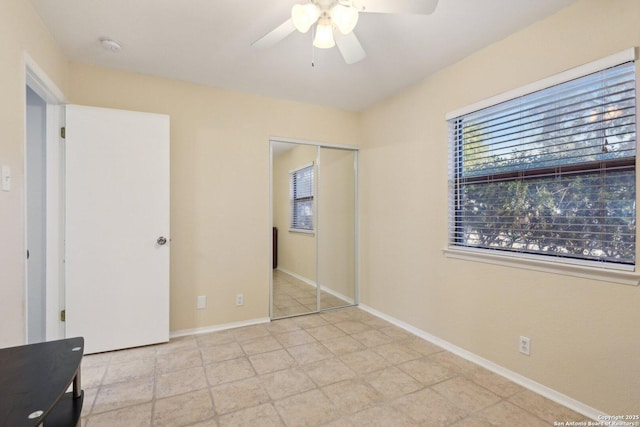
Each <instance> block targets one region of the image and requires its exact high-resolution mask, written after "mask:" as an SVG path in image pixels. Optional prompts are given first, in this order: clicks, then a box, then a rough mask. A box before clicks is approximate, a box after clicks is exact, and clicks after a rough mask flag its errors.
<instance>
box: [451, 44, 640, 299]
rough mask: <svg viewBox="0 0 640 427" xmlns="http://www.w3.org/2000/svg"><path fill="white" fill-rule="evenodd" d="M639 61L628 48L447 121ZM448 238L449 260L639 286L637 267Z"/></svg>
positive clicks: (470, 108)
mask: <svg viewBox="0 0 640 427" xmlns="http://www.w3.org/2000/svg"><path fill="white" fill-rule="evenodd" d="M636 60H637V54H636V49H635V48H629V49H625V50H623V51H621V52H618V53H615V54H613V55H610V56H607V57H605V58H601V59H599V60H596V61H593V62H590V63H587V64H583V65H580V66H578V67H575V68H572V69H569V70H566V71H564V72H561V73H558V74H555V75H553V76H550V77H547V78H545V79H542V80H539V81H536V82H533V83H531V84H528V85H525V86H522V87H519V88H516V89H513V90H510V91H507V92H504V93H501V94H499V95H496V96H493V97H490V98H486V99H484V100H481V101H478V102H476V103H473V104H471V105H468V106H466V107H463V108H460V109H457V110H454V111H451V112H449V113H447V114H446V115H445V119H446V121H450V120H452V119H455V118H457V117H460V116H464V115H467V114H470V113H472V112H475V111H478V110H481V109H484V108H487V107H491V106H494V105H496V104H499V103H502V102H505V101H509V100H511V99H514V98H517V97H521V96H525V95H528V94H530V93H533V92H537V91H539V90H542V89H546V88H548V87H551V86H554V85H557V84H560V83H564V82H566V81H569V80H572V79H576V78H580V77H583V76H586V75H588V74H592V73H595V72H598V71H601V70H603V69H605V68H610V67H615V66H617V65H620V64H623V63H625V62H629V61H636ZM636 67H637V65H636ZM636 69H637V68H636ZM636 74H637V72H636ZM636 114H638V113H636ZM448 144H449V153H451V150H452V147H451V145H452V144H451V141H449V142H448ZM450 155H451V154H450ZM450 161H451V160H450ZM636 166H637V163H636ZM451 179H452V177H451V176H449V177H448V181H449V182H451ZM447 193H448V197H451V189H448V191H447ZM452 214H453V213H452V212H451V211H450V210H449V211H448V215H447V221H448V222H451V221H455V218H452V216H451V215H452ZM636 233H637V232H636ZM448 239H449V238H447V244H446V248H445V249H443V250H442V252H443V254H444V255H445V256H446V257H447V258H452V259H460V260H467V261H475V262H481V263H487V264H494V265H501V266H506V267H512V268H520V269H526V270H534V271H542V272H548V273H554V274H560V275H567V276H573V277H580V278H587V279H593V280H599V281H605V282H612V283H619V284H624V285H631V286H638V285H640V274H638V273H636V265H610V264H606V263H603V262H601V261H589V260H579V259H570V258H558V259H557V261H554V257H553V255H549V256H547V255H544V254H524V253H517V252H503V251H497V250H496V251H493V250H491V249H488V248H471V247H464V246H455V245H451V244H450V242H449V240H448ZM637 253H638V247H636V254H637ZM636 264H637V262H636Z"/></svg>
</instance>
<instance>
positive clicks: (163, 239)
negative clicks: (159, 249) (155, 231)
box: [156, 236, 167, 246]
mask: <svg viewBox="0 0 640 427" xmlns="http://www.w3.org/2000/svg"><path fill="white" fill-rule="evenodd" d="M156 242H157V243H158V244H159V245H160V246H163V245H164V244H165V243H167V238H166V237H163V236H160V237H158V240H156Z"/></svg>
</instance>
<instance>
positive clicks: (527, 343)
mask: <svg viewBox="0 0 640 427" xmlns="http://www.w3.org/2000/svg"><path fill="white" fill-rule="evenodd" d="M518 349H519V350H520V353H522V354H526V355H527V356H530V355H531V340H530V339H529V337H520V341H519V344H518Z"/></svg>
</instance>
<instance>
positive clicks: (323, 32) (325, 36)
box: [313, 22, 336, 49]
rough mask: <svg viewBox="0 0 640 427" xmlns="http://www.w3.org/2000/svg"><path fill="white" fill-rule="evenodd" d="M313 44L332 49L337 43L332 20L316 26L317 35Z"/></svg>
mask: <svg viewBox="0 0 640 427" xmlns="http://www.w3.org/2000/svg"><path fill="white" fill-rule="evenodd" d="M313 45H314V46H315V47H317V48H318V49H330V48H332V47H334V46H335V45H336V42H335V40H334V39H333V27H332V26H331V22H328V23H319V24H318V25H317V26H316V37H315V38H314V39H313Z"/></svg>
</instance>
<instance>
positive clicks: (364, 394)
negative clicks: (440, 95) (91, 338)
mask: <svg viewBox="0 0 640 427" xmlns="http://www.w3.org/2000/svg"><path fill="white" fill-rule="evenodd" d="M82 384H83V388H84V391H85V403H84V407H83V419H82V421H83V425H84V426H88V427H99V426H109V427H113V426H116V427H117V426H126V427H130V426H150V425H151V426H172V427H179V426H194V427H195V426H199V427H205V426H251V427H254V426H316V425H326V426H336V427H338V426H385V427H387V426H393V427H395V426H456V427H463V426H465V427H469V426H478V427H480V426H525V427H535V426H549V425H553V423H554V421H582V420H585V418H584V417H583V416H581V415H579V414H577V413H575V412H572V411H571V410H569V409H567V408H565V407H563V406H560V405H557V404H555V403H553V402H551V401H549V400H547V399H545V398H543V397H541V396H539V395H537V394H535V393H532V392H531V391H528V390H526V389H524V388H522V387H520V386H518V385H516V384H514V383H511V382H509V381H508V380H506V379H504V378H502V377H500V376H497V375H495V374H493V373H491V372H489V371H487V370H485V369H483V368H480V367H479V366H476V365H474V364H472V363H470V362H468V361H466V360H464V359H461V358H459V357H457V356H455V355H453V354H452V353H449V352H447V351H444V350H443V349H442V348H440V347H437V346H435V345H433V344H431V343H429V342H427V341H424V340H422V339H420V338H418V337H415V336H413V335H411V334H409V333H408V332H406V331H404V330H402V329H399V328H397V327H395V326H393V325H391V324H389V323H387V322H385V321H383V320H381V319H379V318H376V317H374V316H372V315H370V314H368V313H366V312H364V311H362V310H360V309H358V308H355V307H353V308H346V309H341V310H335V311H330V312H326V313H321V314H312V315H308V316H302V317H293V318H288V319H281V320H276V321H273V322H271V323H270V324H262V325H255V326H248V327H244V328H238V329H234V330H228V331H222V332H215V333H210V334H206V335H195V336H189V337H184V338H179V339H174V340H171V341H170V342H169V343H167V344H161V345H155V346H148V347H142V348H138V349H131V350H122V351H117V352H109V353H102V354H97V355H89V356H86V357H85V358H84V360H83V364H82Z"/></svg>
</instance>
